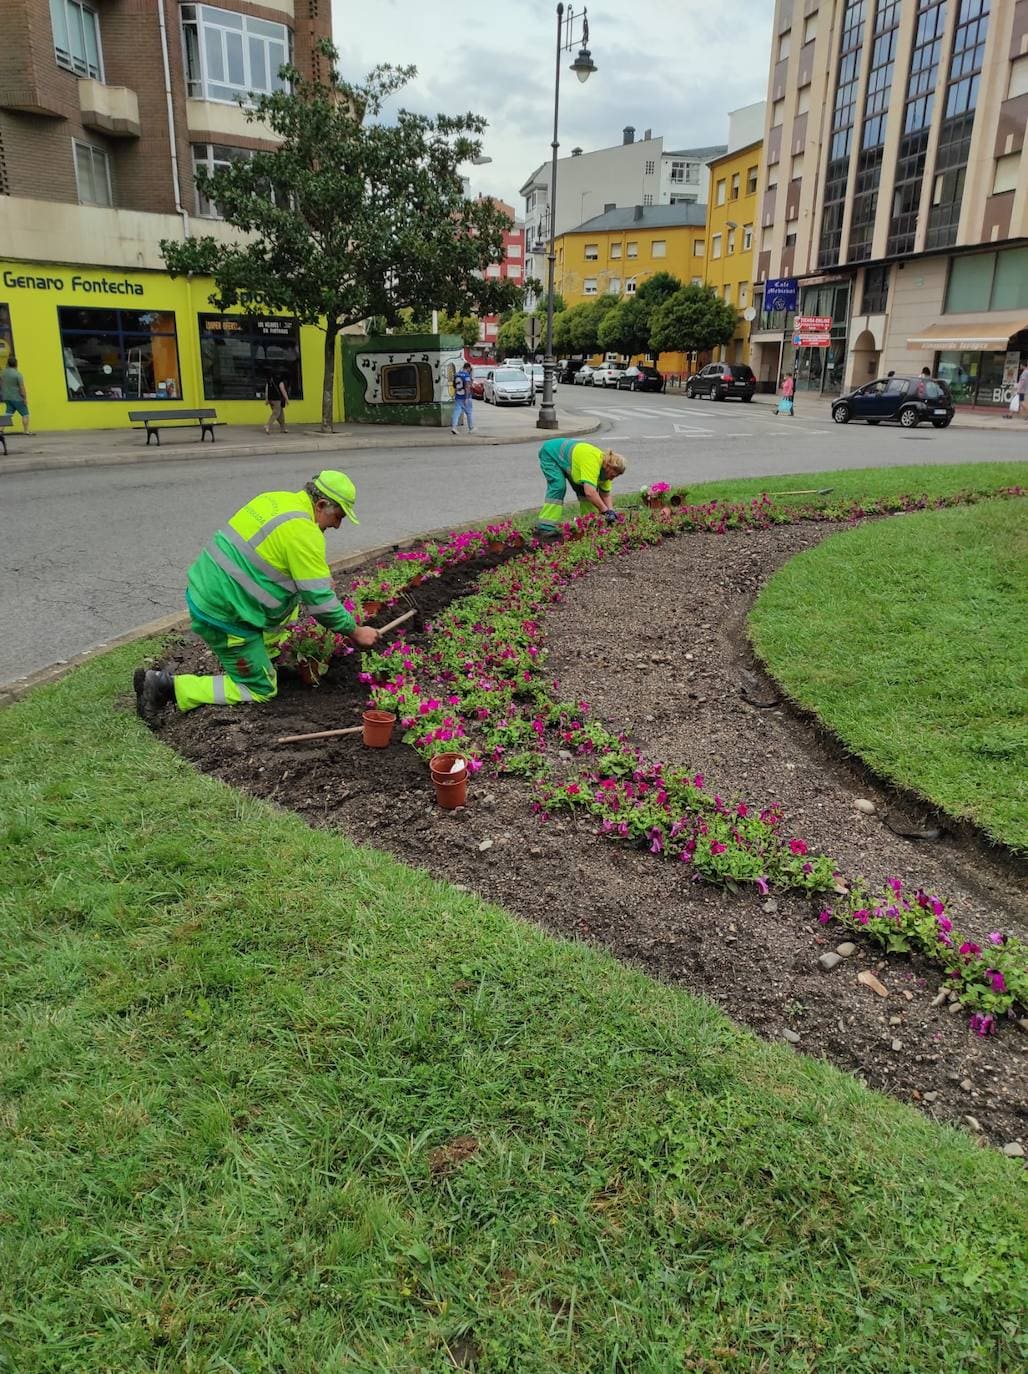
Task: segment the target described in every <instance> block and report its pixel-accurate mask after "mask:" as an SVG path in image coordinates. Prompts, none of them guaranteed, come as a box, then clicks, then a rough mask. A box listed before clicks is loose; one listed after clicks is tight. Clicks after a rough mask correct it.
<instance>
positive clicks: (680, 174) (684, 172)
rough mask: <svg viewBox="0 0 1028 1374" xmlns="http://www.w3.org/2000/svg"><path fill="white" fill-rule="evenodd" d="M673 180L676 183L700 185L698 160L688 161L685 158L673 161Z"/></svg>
mask: <svg viewBox="0 0 1028 1374" xmlns="http://www.w3.org/2000/svg"><path fill="white" fill-rule="evenodd" d="M671 181H672V183H674V184H675V185H686V186H698V185H699V182H700V167H699V163H697V162H686V161H685V160H684V159H683V158H673V159H672V161H671Z"/></svg>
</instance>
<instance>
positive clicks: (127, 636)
mask: <svg viewBox="0 0 1028 1374" xmlns="http://www.w3.org/2000/svg"><path fill="white" fill-rule="evenodd" d="M535 513H536V508H535V507H534V506H531V507H529V508H527V509H525V510H518V511H508V512H506V513H505V514H502V515H497V514H495V512H494V513H492V514H488V515H480V516H478V517H476V518H475V519H474V520H466V521H464V522H463V523H462V524H459V525H440V526H438V527H437V528H436V529H432V530H424V531H422V532H421V533H419V534H411V535H408V536H407V537H406V538H404V539H400V540H395V541H393V542H392V543H389V544H378V545H376V546H375V547H374V548H371V549H356V550H354V552H353V553H348V554H347V555H346V556H345V557H343V558H337V559H334V560H333V561H332V562H330V563H329V565H328V567H329V572H331V573H332V575H333V576H335V574H336V573H343V572H348V571H349V570H350V569H351V568H359V567H360V566H361V564H363V563H370V562H373V561H374V560H375V559H377V558H383V557H385V555H386V554H389V553H395V552H396V550H397V549H409V548H413V546H414V545H415V544H421V543H424V541H425V540H429V539H442V538H445V537H446V536H447V535H449V534H455V533H456V534H460V533H461V532H463V531H464V530H476V529H480V528H481V526H482V525H483V524H484V523H486V522H487V521H491V520H518V519H521V518H525V517H528V516H532V515H534V514H535ZM188 629H189V617H188V616H187V615H184V614H179V613H177V612H176V613H174V614H172V615H165V616H161V617H160V619H158V620H150V621H147V623H146V624H145V625H137V626H136V628H135V629H134V630H126V631H125V633H124V634H120V635H115V637H114V638H113V639H105V640H104V641H103V642H102V643H100V644H95V645H94V646H93V647H92V648H91V649H86V650H85V651H84V652H83V653H81V654H76V655H75V657H74V658H68V659H59V660H58V661H57V662H56V663H51V664H48V666H47V667H45V668H37V669H36V671H35V672H34V673H28V674H27V675H26V676H25V677H19V678H15V679H14V680H13V681H12V682H7V683H4V684H2V685H0V710H2V709H3V708H4V707H5V706H13V705H14V703H15V702H16V701H20V699H21V698H22V697H24V696H27V695H28V693H29V692H31V691H34V690H35V689H36V688H37V687H46V686H49V684H50V683H52V682H59V681H60V680H61V678H62V677H66V676H67V675H68V673H70V672H72V671H73V670H74V669H75V668H81V667H82V665H83V664H84V663H90V662H91V661H92V660H93V659H94V658H99V657H100V655H101V654H106V653H110V651H111V650H112V649H122V648H124V647H125V645H126V644H134V643H135V642H136V641H137V640H141V639H150V638H151V637H152V636H153V635H167V634H171V633H172V632H174V631H176V630H182V631H184V630H188Z"/></svg>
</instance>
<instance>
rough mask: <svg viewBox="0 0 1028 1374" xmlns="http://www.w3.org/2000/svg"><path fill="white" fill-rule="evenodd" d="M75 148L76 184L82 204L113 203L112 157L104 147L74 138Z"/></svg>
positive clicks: (73, 144)
mask: <svg viewBox="0 0 1028 1374" xmlns="http://www.w3.org/2000/svg"><path fill="white" fill-rule="evenodd" d="M72 147H73V148H74V150H75V184H76V185H77V187H78V192H79V204H80V205H113V204H114V194H113V191H112V189H111V159H110V158H109V157H108V155H107V153H105V152H104V150H103V148H97V147H96V146H95V145H94V144H92V143H80V142H79V141H78V139H72Z"/></svg>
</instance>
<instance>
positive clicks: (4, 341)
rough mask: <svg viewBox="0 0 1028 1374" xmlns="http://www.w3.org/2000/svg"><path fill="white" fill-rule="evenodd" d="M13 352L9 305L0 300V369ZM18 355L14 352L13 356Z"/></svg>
mask: <svg viewBox="0 0 1028 1374" xmlns="http://www.w3.org/2000/svg"><path fill="white" fill-rule="evenodd" d="M12 353H14V330H13V329H12V327H11V307H10V306H9V305H5V304H4V303H3V302H2V301H0V371H2V370H3V369H4V368H5V367H6V366H7V359H8V358H9V357H10V356H11V354H12ZM17 356H18V355H17V354H16V353H15V357H17Z"/></svg>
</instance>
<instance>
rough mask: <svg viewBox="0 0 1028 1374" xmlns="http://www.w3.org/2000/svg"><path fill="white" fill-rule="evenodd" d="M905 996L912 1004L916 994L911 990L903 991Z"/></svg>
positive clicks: (905, 989)
mask: <svg viewBox="0 0 1028 1374" xmlns="http://www.w3.org/2000/svg"><path fill="white" fill-rule="evenodd" d="M903 996H904V997H905V998H906V999H907V1001H908V1002H912V1001H913V1000H914V994H913V993H912V992H911V991H910V989H909V988H904V989H903Z"/></svg>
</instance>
